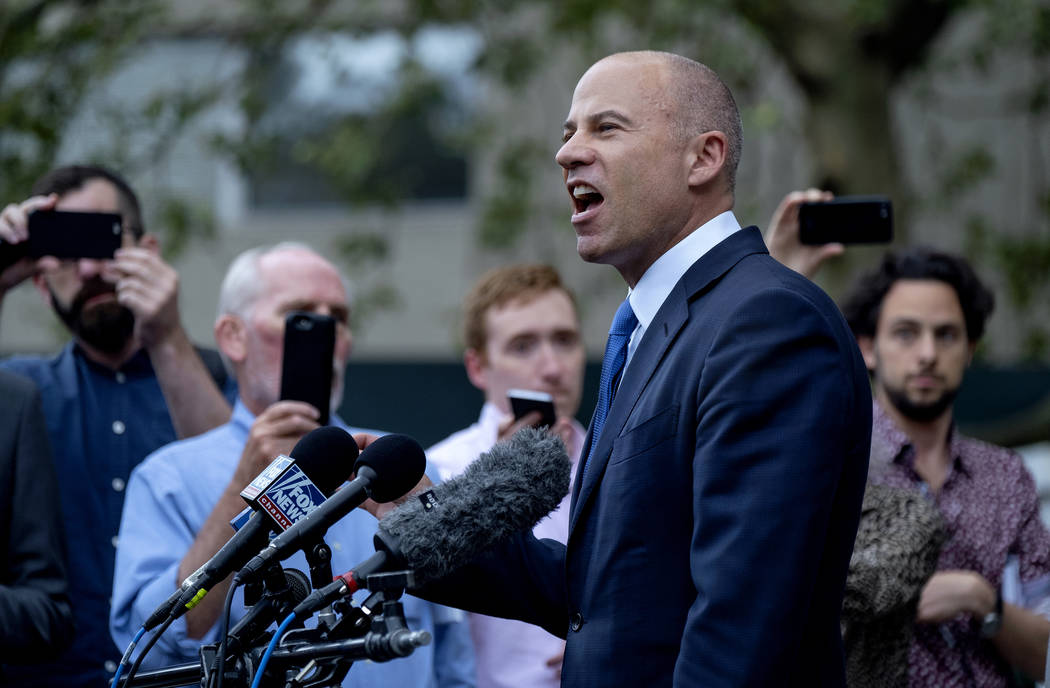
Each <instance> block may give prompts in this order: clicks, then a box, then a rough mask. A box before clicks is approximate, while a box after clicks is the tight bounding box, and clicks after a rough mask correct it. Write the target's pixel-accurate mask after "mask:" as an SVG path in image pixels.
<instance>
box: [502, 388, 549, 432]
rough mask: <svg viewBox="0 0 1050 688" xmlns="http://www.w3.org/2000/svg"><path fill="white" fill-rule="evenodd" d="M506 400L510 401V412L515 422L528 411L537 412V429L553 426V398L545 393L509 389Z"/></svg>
mask: <svg viewBox="0 0 1050 688" xmlns="http://www.w3.org/2000/svg"><path fill="white" fill-rule="evenodd" d="M507 399H508V400H510V410H511V412H512V413H513V414H514V420H517V419H519V418H521V417H522V416H524V415H525V414H527V413H529V412H530V411H539V412H540V420H539V422H538V423H536V427H537V428H542V427H543V426H547V427H551V426H553V425H554V420H555V413H554V397H552V396H551V395H549V394H547V393H546V392H535V391H533V390H531V389H509V390H507Z"/></svg>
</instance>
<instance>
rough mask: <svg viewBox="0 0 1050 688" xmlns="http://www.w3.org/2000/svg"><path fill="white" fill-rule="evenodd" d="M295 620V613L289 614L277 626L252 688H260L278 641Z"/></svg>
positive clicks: (260, 662) (253, 680)
mask: <svg viewBox="0 0 1050 688" xmlns="http://www.w3.org/2000/svg"><path fill="white" fill-rule="evenodd" d="M293 621H295V614H289V615H288V616H287V617H286V618H285V620H284V621H282V622H281V625H280V626H278V627H277V632H276V633H274V634H273V638H271V639H270V644H269V645H267V646H266V652H264V653H263V656H262V659H261V660H260V661H259V668H258V670H256V672H255V678H254V679H252V688H259V685H260V684H261V683H262V677H263V673H264V672H265V671H266V664H267V663H268V662H269V661H270V655H272V654H273V651H274V649H275V648H276V647H277V643H278V642H279V641H280V640H281V636H282V635H284V632H285V631H287V630H288V627H289V626H291V625H292V622H293Z"/></svg>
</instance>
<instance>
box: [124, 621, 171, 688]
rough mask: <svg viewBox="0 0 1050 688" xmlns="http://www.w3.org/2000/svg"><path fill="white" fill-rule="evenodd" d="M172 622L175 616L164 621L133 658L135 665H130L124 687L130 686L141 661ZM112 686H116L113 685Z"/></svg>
mask: <svg viewBox="0 0 1050 688" xmlns="http://www.w3.org/2000/svg"><path fill="white" fill-rule="evenodd" d="M173 621H175V615H174V614H171V615H169V616H168V618H167V619H166V620H165V621H164V623H163V624H162V625H161V627H160V628H158V629H157V630H156V631H154V632H153V635H151V636H150V637H149V642H147V643H146V646H145V647H144V648H142V652H140V653H139V656H138V657H136V658H135V663H134V664H132V665H131V671H129V672H128V677H127V679H125V680H124V685H125V686H128V685H130V684H131V679H133V678H134V677H135V674H137V673H138V671H139V667H140V666H141V665H142V660H143V659H145V658H146V655H148V654H149V651H150V650H152V649H153V646H154V645H156V644H157V641H158V640H160V637H161V636H162V635H164V631H166V630H168V627H169V626H171V624H172V622H173ZM118 669H119V667H118ZM114 686H116V684H115V683H114Z"/></svg>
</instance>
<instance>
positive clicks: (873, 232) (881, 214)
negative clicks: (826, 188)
mask: <svg viewBox="0 0 1050 688" xmlns="http://www.w3.org/2000/svg"><path fill="white" fill-rule="evenodd" d="M798 222H799V230H798V235H799V241H801V242H802V243H803V244H829V243H840V244H885V243H889V242H890V241H893V204H892V203H891V202H890V199H889V198H887V197H885V196H839V197H838V198H834V199H832V200H830V201H820V202H815V203H803V204H802V205H800V206H799V209H798Z"/></svg>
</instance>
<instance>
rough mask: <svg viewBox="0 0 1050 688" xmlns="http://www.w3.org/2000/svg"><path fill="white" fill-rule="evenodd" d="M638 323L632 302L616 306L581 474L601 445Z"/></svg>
mask: <svg viewBox="0 0 1050 688" xmlns="http://www.w3.org/2000/svg"><path fill="white" fill-rule="evenodd" d="M637 326H638V318H636V317H634V311H633V310H631V303H630V302H629V301H628V300H627V299H624V302H623V303H621V304H620V307H619V308H617V309H616V315H615V316H613V321H612V325H611V326H610V327H609V341H607V342H606V343H605V357H604V358H602V375H601V378H600V380H599V381H598V405H597V406H596V407H595V408H594V422H593V423H592V424H591V428H592V429H591V449H590V451H589V452H588V453H587V461H586V462H584V464H583V469H584V473H583V474H582V475H586V470H587V464H588V463H590V459H591V456H592V455H593V454H594V448H595V447H596V446H598V438H599V437H601V436H602V426H604V425H605V419H606V418H608V417H609V408H610V407H611V406H612V400H613V396H614V395H615V394H616V389H615V387H616V381H617V378H618V377H619V375H620V371H621V370H623V366H624V364H625V363H626V362H627V343H628V342H630V341H631V333H632V332H634V328H635V327H637Z"/></svg>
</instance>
